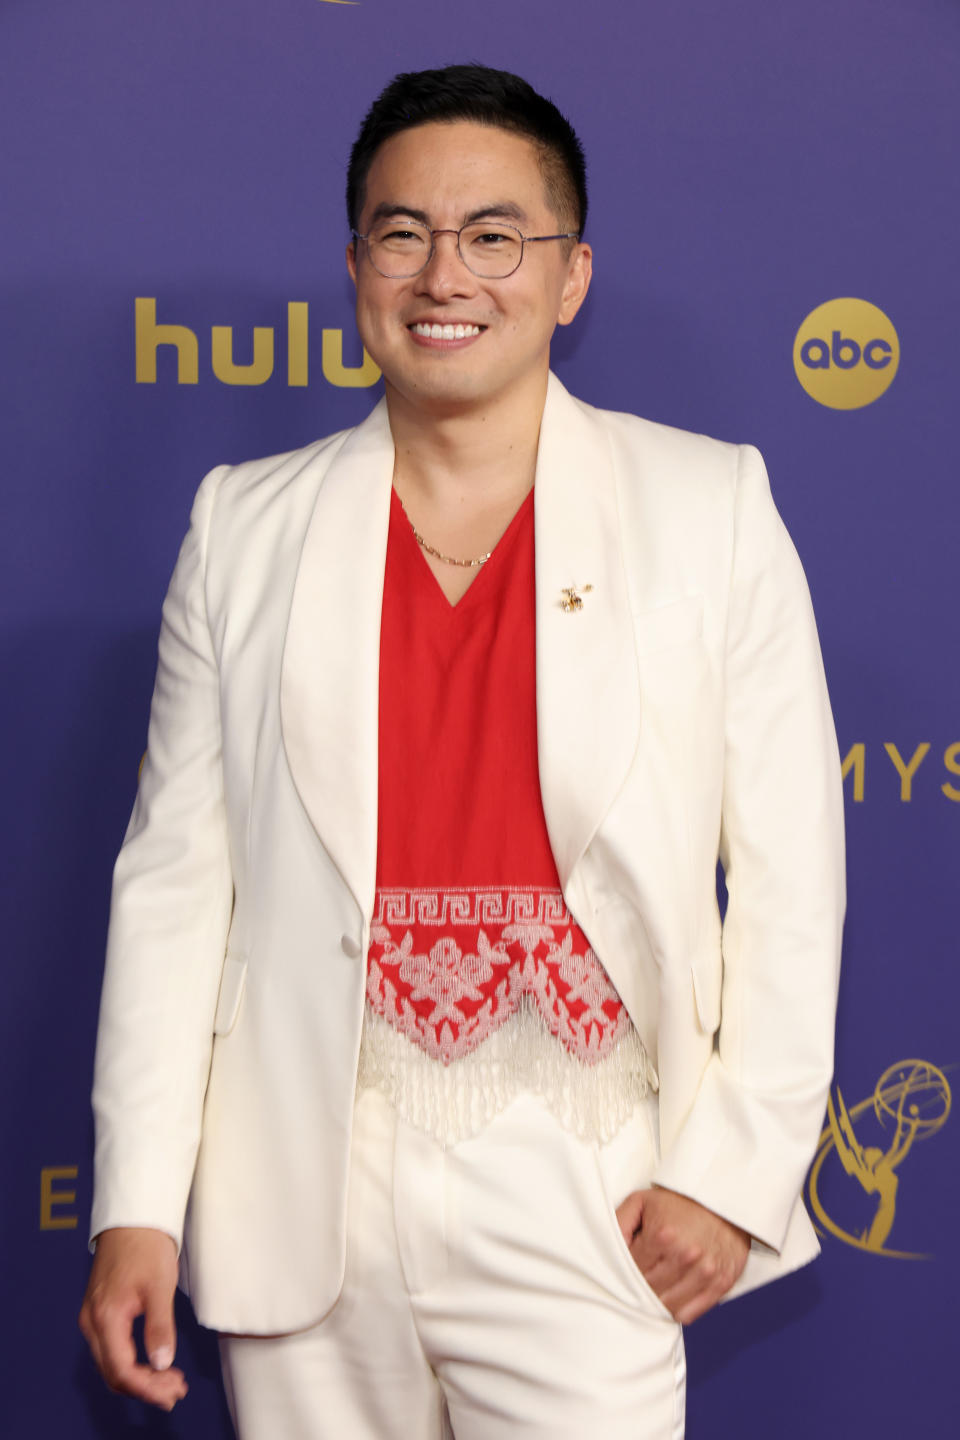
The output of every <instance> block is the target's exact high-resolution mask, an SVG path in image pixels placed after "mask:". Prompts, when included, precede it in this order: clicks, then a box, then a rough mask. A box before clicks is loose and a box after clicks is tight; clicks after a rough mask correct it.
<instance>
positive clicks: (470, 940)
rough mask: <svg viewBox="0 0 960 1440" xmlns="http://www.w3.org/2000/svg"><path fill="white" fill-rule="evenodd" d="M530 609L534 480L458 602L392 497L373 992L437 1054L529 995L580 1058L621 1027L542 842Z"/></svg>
mask: <svg viewBox="0 0 960 1440" xmlns="http://www.w3.org/2000/svg"><path fill="white" fill-rule="evenodd" d="M535 619H536V614H535V589H534V517H533V491H531V492H530V494H529V495H528V496H527V498H526V499H525V500H524V501H523V503H522V505H521V506H520V509H519V510H518V511H517V513H516V515H515V516H514V518H513V520H512V521H511V523H510V525H509V526H508V527H507V530H506V532H505V533H504V535H503V536H502V538H501V540H500V542H499V543H498V545H497V546H496V549H495V550H494V551H493V553H492V555H491V557H490V559H489V560H487V562H486V563H485V564H484V566H483V567H482V569H481V570H480V573H479V574H478V575H477V577H476V579H475V580H474V581H473V583H472V584H471V585H470V587H469V589H468V590H467V591H466V593H465V594H464V595H463V597H462V598H461V599H460V600H459V602H458V603H457V604H456V605H451V604H450V602H449V601H448V600H447V598H446V596H445V595H444V593H443V591H442V590H441V588H440V586H439V585H438V583H437V581H436V579H435V577H434V575H433V573H432V571H431V570H430V567H429V565H428V564H427V562H426V560H425V558H424V556H423V554H422V553H421V550H420V547H419V545H418V543H417V541H416V539H415V537H414V535H413V532H412V528H411V526H410V523H409V521H408V520H407V517H406V515H405V513H404V510H403V507H402V506H401V504H400V501H399V499H398V497H397V495H396V493H394V494H393V497H392V500H391V510H390V529H389V537H388V543H387V559H386V571H385V579H384V595H383V615H382V622H381V632H380V742H379V762H380V776H379V806H380V809H379V827H378V832H379V833H378V850H377V897H376V905H375V911H374V923H373V926H372V930H371V944H370V951H369V957H368V983H367V1000H368V1004H369V1005H370V1007H371V1009H372V1010H373V1012H374V1013H375V1014H376V1015H378V1016H380V1017H381V1018H382V1019H384V1020H386V1021H387V1022H388V1023H389V1024H390V1025H391V1026H392V1027H393V1028H394V1029H395V1030H397V1031H399V1032H400V1034H402V1035H404V1036H405V1037H406V1038H407V1039H408V1040H410V1041H411V1042H412V1043H413V1044H414V1045H416V1046H417V1047H419V1049H420V1050H421V1051H423V1052H425V1053H426V1054H427V1055H429V1056H430V1057H431V1058H433V1059H438V1060H441V1061H442V1062H443V1063H444V1064H449V1063H450V1062H451V1061H453V1060H457V1059H459V1058H461V1057H463V1056H465V1055H468V1054H470V1053H472V1052H473V1051H475V1050H476V1049H477V1047H478V1046H480V1045H481V1044H482V1043H483V1041H484V1040H485V1039H487V1038H488V1037H489V1036H490V1035H491V1034H493V1032H494V1031H496V1030H497V1029H499V1028H500V1027H501V1026H502V1025H503V1024H504V1023H505V1022H506V1021H507V1020H509V1019H510V1017H511V1016H513V1015H514V1014H515V1013H516V1012H517V1010H518V1008H519V1007H520V1006H521V1005H523V1004H524V1003H527V1004H530V1005H532V1006H533V1007H534V1008H535V1010H536V1011H537V1012H538V1016H539V1019H540V1020H541V1021H542V1022H543V1024H544V1025H545V1027H546V1029H547V1030H548V1031H549V1032H550V1033H551V1034H552V1035H554V1036H555V1037H556V1038H557V1040H559V1041H560V1043H561V1044H562V1045H563V1046H565V1047H566V1049H567V1050H568V1051H569V1052H570V1053H571V1054H573V1055H575V1056H576V1057H577V1058H578V1059H580V1060H582V1061H584V1062H586V1063H588V1064H593V1063H595V1062H596V1061H598V1060H601V1059H603V1058H605V1057H606V1056H607V1055H608V1054H609V1053H610V1051H611V1050H612V1049H613V1047H614V1045H615V1044H616V1042H617V1040H618V1039H619V1038H620V1036H621V1034H622V1033H623V1031H624V1030H625V1029H626V1028H627V1027H628V1026H629V1020H628V1017H627V1015H626V1012H625V1010H624V1007H623V1004H622V1002H621V1001H620V999H619V997H618V995H617V993H616V991H615V990H614V988H613V986H612V985H611V983H610V980H609V979H608V977H607V975H606V972H605V971H604V969H603V967H602V965H601V964H600V961H599V959H598V958H597V956H596V955H595V953H594V951H593V950H592V949H591V947H590V945H589V942H588V941H587V938H586V936H585V935H584V934H583V933H582V931H581V930H580V929H579V928H578V926H577V925H576V923H575V921H574V919H573V917H572V915H571V914H570V912H569V910H568V909H567V907H566V904H565V902H564V899H563V895H562V893H561V890H560V881H559V877H558V875H557V868H556V864H555V862H554V858H553V854H552V852H551V850H550V842H549V838H548V835H547V827H546V822H545V819H544V814H543V805H542V803H541V798H540V782H539V772H538V765H537V711H536V630H535Z"/></svg>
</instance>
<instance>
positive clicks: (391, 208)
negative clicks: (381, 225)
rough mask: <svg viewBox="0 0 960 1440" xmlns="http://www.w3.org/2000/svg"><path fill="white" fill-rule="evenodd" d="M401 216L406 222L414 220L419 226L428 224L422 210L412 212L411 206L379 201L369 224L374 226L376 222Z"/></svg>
mask: <svg viewBox="0 0 960 1440" xmlns="http://www.w3.org/2000/svg"><path fill="white" fill-rule="evenodd" d="M401 216H402V217H403V218H404V219H406V220H416V221H418V222H419V224H421V225H427V226H429V224H430V221H429V219H428V217H427V214H426V212H425V211H424V210H414V208H413V206H412V205H397V204H396V203H395V202H394V201H393V200H381V202H380V204H379V205H378V206H377V208H376V209H375V210H374V212H373V214H372V215H371V216H370V224H371V225H376V223H377V221H378V220H396V219H399V218H400V217H401Z"/></svg>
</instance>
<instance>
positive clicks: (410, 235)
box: [350, 220, 580, 280]
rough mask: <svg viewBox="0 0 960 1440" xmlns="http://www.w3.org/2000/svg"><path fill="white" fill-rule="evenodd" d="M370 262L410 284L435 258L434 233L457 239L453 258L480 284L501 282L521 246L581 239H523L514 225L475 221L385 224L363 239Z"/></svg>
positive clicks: (381, 272)
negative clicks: (440, 225)
mask: <svg viewBox="0 0 960 1440" xmlns="http://www.w3.org/2000/svg"><path fill="white" fill-rule="evenodd" d="M350 233H351V235H353V236H354V238H355V239H357V240H362V241H363V242H364V244H365V245H366V247H367V255H368V256H369V257H370V264H371V265H372V266H373V268H374V270H376V271H377V273H378V275H383V276H385V277H386V278H387V279H388V280H410V279H412V278H413V276H414V275H419V274H420V272H421V271H422V270H425V269H426V268H427V266H428V265H429V264H430V261H431V260H432V259H433V252H434V250H435V249H436V237H437V236H438V235H456V237H457V254H458V255H459V256H460V259H461V260H462V261H463V263H464V265H466V267H467V269H468V270H469V271H470V273H471V274H472V275H477V276H479V277H480V279H482V280H505V279H506V278H507V276H508V275H512V274H513V272H514V270H516V269H518V268H519V266H520V261H521V260H522V259H523V247H524V245H538V244H540V242H541V241H543V240H579V238H580V236H579V235H578V233H577V232H576V231H575V230H570V231H567V232H565V233H564V234H562V235H521V233H520V231H519V230H517V229H515V228H514V227H513V226H512V225H500V224H495V225H491V224H490V223H489V222H488V221H483V220H475V221H472V222H471V223H470V224H469V225H461V226H460V229H459V230H431V229H430V228H429V226H427V225H421V224H420V223H419V221H416V220H400V221H398V220H383V221H381V222H380V223H378V224H376V225H374V227H373V229H372V230H368V231H367V233H366V235H361V234H360V232H359V230H351V232H350Z"/></svg>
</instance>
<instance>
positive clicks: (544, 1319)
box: [220, 1090, 686, 1440]
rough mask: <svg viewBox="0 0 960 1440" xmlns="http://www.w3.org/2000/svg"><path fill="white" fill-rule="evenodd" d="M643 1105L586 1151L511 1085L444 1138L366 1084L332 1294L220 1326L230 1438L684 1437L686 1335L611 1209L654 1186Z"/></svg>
mask: <svg viewBox="0 0 960 1440" xmlns="http://www.w3.org/2000/svg"><path fill="white" fill-rule="evenodd" d="M655 1114H656V1099H655V1097H650V1099H649V1100H647V1101H645V1102H643V1104H642V1105H641V1106H640V1107H639V1108H638V1110H637V1111H636V1112H635V1114H634V1115H633V1117H632V1118H631V1119H630V1120H629V1121H628V1122H627V1124H626V1125H625V1126H624V1127H623V1128H622V1129H621V1130H620V1131H619V1132H618V1134H617V1135H616V1137H615V1138H614V1139H613V1140H612V1141H610V1142H609V1143H608V1144H606V1145H596V1144H589V1143H586V1142H583V1141H579V1140H577V1139H576V1138H575V1137H573V1136H571V1135H569V1134H568V1133H567V1132H566V1131H565V1130H563V1128H562V1127H561V1126H560V1125H559V1123H558V1122H557V1121H556V1120H555V1119H554V1117H553V1116H552V1115H551V1113H550V1111H549V1110H548V1109H547V1108H546V1106H545V1105H544V1104H543V1103H542V1102H541V1101H540V1100H538V1099H536V1098H535V1097H533V1096H531V1095H521V1096H520V1097H518V1098H517V1099H516V1100H515V1101H513V1102H512V1104H511V1105H510V1106H509V1107H508V1108H507V1109H506V1110H505V1111H504V1112H503V1113H502V1114H501V1115H499V1116H497V1117H496V1119H494V1120H493V1121H492V1122H491V1124H490V1125H489V1126H488V1127H487V1128H486V1129H485V1130H484V1131H482V1133H481V1134H480V1135H478V1136H476V1137H475V1138H472V1139H469V1140H464V1141H463V1142H461V1143H460V1144H458V1145H456V1146H454V1147H452V1148H451V1149H448V1150H443V1149H442V1148H441V1147H440V1146H439V1145H438V1144H437V1143H436V1142H435V1141H434V1140H432V1139H430V1138H429V1137H427V1136H425V1135H424V1134H422V1133H421V1132H420V1131H418V1130H415V1129H413V1128H412V1127H411V1126H409V1125H407V1124H406V1123H405V1122H404V1121H402V1120H399V1119H398V1118H397V1115H396V1112H395V1111H394V1110H393V1108H392V1106H391V1105H390V1104H389V1102H388V1101H387V1100H385V1099H384V1098H383V1096H382V1095H380V1094H379V1093H378V1092H377V1091H375V1090H365V1091H363V1092H362V1093H361V1095H360V1097H359V1098H358V1101H357V1108H356V1117H355V1129H354V1138H353V1145H352V1150H351V1176H350V1196H349V1215H348V1228H347V1264H346V1277H345V1281H344V1286H343V1291H342V1293H341V1295H340V1298H339V1300H338V1301H337V1304H336V1305H335V1306H334V1308H333V1309H332V1310H331V1311H330V1312H329V1313H328V1314H327V1315H326V1316H325V1317H324V1319H323V1320H322V1321H321V1322H320V1323H319V1324H317V1325H315V1326H313V1327H312V1328H311V1329H309V1330H303V1331H298V1332H296V1333H294V1334H290V1335H280V1336H268V1337H254V1336H242V1335H223V1336H221V1337H220V1349H221V1357H222V1361H223V1373H224V1382H225V1385H226V1389H227V1396H228V1399H229V1402H230V1408H231V1413H232V1415H233V1419H234V1424H235V1427H236V1431H237V1435H238V1437H239V1440H442V1437H450V1436H454V1437H455V1440H518V1437H524V1440H588V1437H592V1436H594V1435H602V1436H603V1437H604V1440H681V1437H682V1436H683V1429H684V1395H685V1380H686V1368H685V1361H684V1353H683V1338H682V1331H681V1327H680V1326H679V1325H678V1324H677V1322H676V1321H675V1320H674V1319H673V1318H672V1316H671V1315H670V1313H669V1312H668V1311H667V1310H666V1308H665V1307H664V1306H663V1305H662V1304H661V1302H660V1301H659V1300H658V1299H657V1297H656V1295H655V1294H654V1292H653V1291H652V1290H651V1289H650V1287H649V1285H648V1284H647V1282H646V1281H645V1280H644V1278H643V1276H642V1275H641V1273H640V1271H639V1270H638V1269H637V1267H636V1265H635V1264H634V1261H633V1259H632V1257H631V1255H630V1252H629V1251H628V1249H627V1246H626V1243H625V1241H624V1239H623V1236H622V1234H621V1233H620V1229H619V1226H618V1224H617V1219H616V1215H615V1214H614V1211H615V1208H616V1206H617V1204H619V1202H620V1201H621V1200H622V1199H623V1197H624V1196H625V1195H627V1194H628V1193H629V1192H630V1191H631V1190H636V1189H642V1188H643V1187H644V1186H645V1185H646V1184H647V1183H648V1178H649V1175H650V1174H651V1172H652V1170H653V1167H654V1164H655V1159H656V1152H655V1145H656V1142H655V1139H654V1135H655V1129H654V1123H653V1121H654V1118H655Z"/></svg>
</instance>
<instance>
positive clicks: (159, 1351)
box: [143, 1294, 177, 1370]
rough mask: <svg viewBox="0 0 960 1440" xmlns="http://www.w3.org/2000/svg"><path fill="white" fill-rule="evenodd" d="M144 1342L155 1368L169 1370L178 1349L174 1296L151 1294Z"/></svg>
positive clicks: (146, 1314) (152, 1367)
mask: <svg viewBox="0 0 960 1440" xmlns="http://www.w3.org/2000/svg"><path fill="white" fill-rule="evenodd" d="M143 1343H144V1345H145V1346H146V1350H147V1359H148V1360H149V1361H150V1367H151V1369H153V1370H169V1369H170V1366H171V1365H172V1364H173V1357H174V1355H175V1354H176V1350H177V1331H176V1327H175V1325H174V1323H173V1297H172V1296H163V1297H161V1296H158V1295H156V1294H153V1295H150V1296H149V1297H148V1299H147V1308H146V1313H145V1316H144V1323H143Z"/></svg>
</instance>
